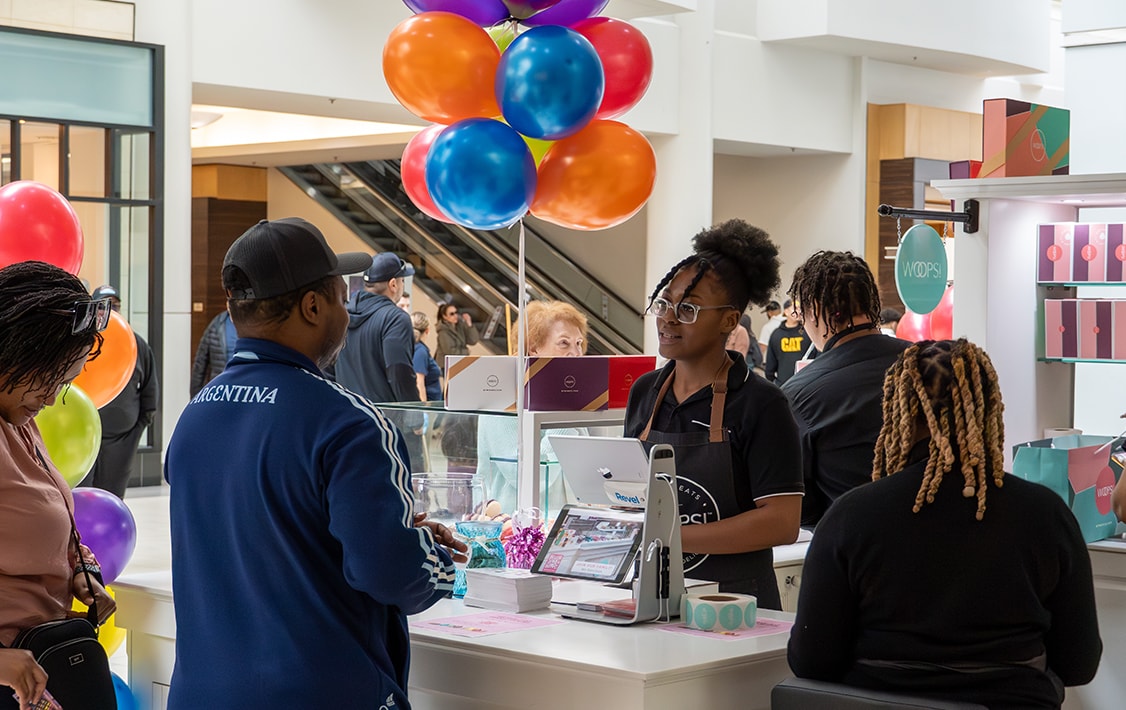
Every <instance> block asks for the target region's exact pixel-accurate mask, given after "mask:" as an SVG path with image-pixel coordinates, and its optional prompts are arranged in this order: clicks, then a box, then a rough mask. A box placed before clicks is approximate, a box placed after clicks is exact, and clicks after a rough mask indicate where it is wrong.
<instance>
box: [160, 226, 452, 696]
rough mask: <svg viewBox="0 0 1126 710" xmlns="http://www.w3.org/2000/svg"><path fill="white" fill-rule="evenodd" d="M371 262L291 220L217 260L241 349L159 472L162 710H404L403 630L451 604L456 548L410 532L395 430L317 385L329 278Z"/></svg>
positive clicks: (330, 308)
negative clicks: (171, 646) (167, 606)
mask: <svg viewBox="0 0 1126 710" xmlns="http://www.w3.org/2000/svg"><path fill="white" fill-rule="evenodd" d="M370 261H371V258H370V257H369V256H367V255H365V254H342V255H340V256H337V255H335V254H333V253H332V251H331V250H330V249H329V247H328V245H327V244H326V243H325V240H324V237H323V235H321V233H320V232H319V231H318V230H317V229H316V227H314V226H313V225H311V224H309V223H308V222H305V221H304V220H300V219H281V220H276V221H273V222H267V221H262V222H260V223H258V224H257V225H255V226H254V227H251V228H250V229H249V230H248V231H247V232H246V233H245V234H244V235H243V236H241V237H240V238H239V239H238V240H237V241H236V242H235V243H234V244H233V245H232V246H231V248H230V250H229V251H228V252H227V256H226V259H225V260H224V263H223V287H224V289H226V291H227V296H228V307H229V310H230V313H231V318H232V319H233V320H234V323H235V327H236V328H237V330H238V334H239V336H240V337H239V339H238V341H237V342H236V343H235V346H234V348H233V350H234V352H233V355H232V357H231V361H230V363H229V365H228V367H227V369H226V370H225V371H224V372H223V373H222V374H221V375H219V376H218V377H216V378H215V379H214V380H212V381H211V382H210V383H208V384H207V386H205V387H204V388H203V389H202V390H200V392H199V393H198V394H197V395H196V396H195V397H194V398H193V399H192V400H191V402H190V403H189V404H188V406H187V408H186V409H185V410H184V413H183V415H182V416H181V418H180V420H179V422H178V424H177V426H176V431H175V434H174V435H173V436H172V439H171V441H170V442H169V446H168V456H167V460H166V462H165V477H166V478H167V479H168V482H169V484H171V487H172V493H171V525H172V579H173V584H172V587H173V594H174V598H175V608H176V622H177V624H176V626H177V639H176V666H175V670H174V672H173V675H172V687H171V691H170V694H169V699H168V707H169V708H171V710H183V709H185V708H201V707H231V708H234V707H247V708H251V707H254V708H258V707H261V708H267V707H277V708H280V707H293V708H298V707H309V708H311V707H325V708H327V707H370V708H378V707H380V706H381V705H383V706H387V707H389V708H394V709H395V710H406V709H407V708H409V707H410V705H409V702H408V700H407V697H406V689H407V670H408V666H409V648H410V645H409V638H408V633H407V623H406V615H407V614H412V613H417V612H419V611H422V610H424V609H427V608H428V607H430V606H431V605H433V604H434V603H435V602H436V601H437V600H438V599H440V598H441V597H443V596H445V595H446V594H447V593H448V592H449V591H450V590H451V589H452V587H453V577H454V569H453V564H452V561H451V557H450V553H449V552H448V551H447V549H443V546H445V547H449V548H452V549H454V550H455V551H464V549H465V546H464V545H463V544H461V543H457V542H455V541H454V539H453V536H452V534H451V532H450V531H449V530H448V529H447V528H445V527H444V526H441V525H438V524H436V523H433V522H430V521H419V520H416V519H415V515H414V507H413V502H412V496H411V487H410V472H409V469H408V467H407V463H406V449H405V447H404V446H403V441H402V439H401V437H400V436H399V434H398V432H397V431H396V429H395V428H394V427H393V426H391V425H390V424H389V423H388V422H387V420H386V419H385V418H384V417H383V416H382V415H381V414H380V413H379V411H378V410H377V409H376V408H375V407H373V406H372V405H371V403H370V402H368V401H367V400H366V399H364V398H363V397H361V396H359V395H357V394H355V393H353V392H350V391H348V390H347V389H345V388H343V387H341V386H340V385H338V384H336V383H334V382H332V381H331V380H329V379H327V378H326V377H324V376H323V375H322V372H321V368H323V367H325V366H327V365H329V364H331V363H332V361H333V360H334V359H335V358H336V355H337V354H338V352H339V351H340V348H341V346H342V345H343V342H344V336H345V330H346V328H347V325H348V313H347V311H346V310H345V302H346V300H347V290H346V287H345V285H344V281H343V279H341V278H340V275H342V274H349V273H355V272H358V271H362V270H364V269H365V268H367V267H368V265H369V264H370ZM455 554H456V553H455Z"/></svg>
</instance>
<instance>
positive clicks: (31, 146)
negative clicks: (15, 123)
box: [20, 121, 63, 190]
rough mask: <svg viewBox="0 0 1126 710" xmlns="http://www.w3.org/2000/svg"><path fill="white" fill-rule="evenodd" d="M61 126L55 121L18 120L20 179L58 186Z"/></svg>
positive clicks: (55, 187)
mask: <svg viewBox="0 0 1126 710" xmlns="http://www.w3.org/2000/svg"><path fill="white" fill-rule="evenodd" d="M62 130H63V129H62V126H60V125H59V124H57V123H37V122H32V121H20V179H21V180H34V181H35V182H41V183H43V184H44V185H47V186H49V187H53V188H54V189H56V190H58V189H60V188H59V168H60V166H61V165H62V163H61V162H60V160H59V143H60V142H61V140H62Z"/></svg>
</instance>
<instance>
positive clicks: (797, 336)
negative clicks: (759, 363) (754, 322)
mask: <svg viewBox="0 0 1126 710" xmlns="http://www.w3.org/2000/svg"><path fill="white" fill-rule="evenodd" d="M782 313H783V314H784V315H785V317H786V320H784V321H783V322H782V324H781V325H779V326H778V327H777V328H775V329H774V332H773V333H771V334H770V343H769V344H768V345H767V346H766V366H765V367H764V370H765V372H766V379H767V380H769V381H770V382H773V383H774V384H776V385H778V386H779V387H781V386H782V385H783V384H785V383H786V380H788V379H790V378H791V377H793V376H794V372H795V371H796V368H797V364H798V361H799V360H801V359H802V357H803V356H804V355H805V352H806V350H808V349H809V344H810V341H809V336H808V335H806V332H805V328H803V327H802V322H801V320H800V319H799V318H798V315H797V313H795V312H794V307H793V303H792V302H791V301H790V300H789V299H787V300H786V304H785V306H783V311H782Z"/></svg>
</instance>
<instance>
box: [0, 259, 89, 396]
mask: <svg viewBox="0 0 1126 710" xmlns="http://www.w3.org/2000/svg"><path fill="white" fill-rule="evenodd" d="M89 300H90V295H89V294H88V293H86V287H84V286H83V285H82V282H81V281H80V280H79V279H78V277H77V276H75V275H74V274H70V273H67V272H66V271H64V270H62V269H60V268H59V267H57V266H53V265H51V264H47V263H44V262H42V261H22V262H19V263H17V264H12V265H11V266H6V267H4V268H3V269H0V387H2V388H3V389H4V391H6V392H9V393H11V392H14V391H15V390H16V388H17V387H20V386H22V385H27V386H28V387H29V388H31V389H38V388H42V387H52V386H55V385H57V384H58V383H61V382H62V381H63V378H64V377H65V376H66V374H67V370H69V369H70V368H71V367H72V366H73V365H74V363H75V361H76V360H77V359H79V358H81V357H83V356H84V355H87V353H89V355H88V356H87V359H89V360H93V359H94V358H96V357H97V356H98V354H99V353H100V352H101V349H102V334H101V333H99V332H97V329H96V328H95V327H94V325H93V324H91V325H90V327H88V328H86V329H84V330H82V331H80V332H78V333H73V332H71V331H72V330H73V329H74V315H73V311H74V308H75V303H76V302H81V301H89ZM56 311H66V314H65V315H64V314H62V313H58V312H56Z"/></svg>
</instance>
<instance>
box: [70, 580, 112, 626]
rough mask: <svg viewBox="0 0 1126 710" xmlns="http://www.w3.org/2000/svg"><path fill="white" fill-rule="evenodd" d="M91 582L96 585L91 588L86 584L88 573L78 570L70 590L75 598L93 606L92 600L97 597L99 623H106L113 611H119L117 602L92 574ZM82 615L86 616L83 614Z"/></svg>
mask: <svg viewBox="0 0 1126 710" xmlns="http://www.w3.org/2000/svg"><path fill="white" fill-rule="evenodd" d="M90 583H91V584H93V585H94V587H93V589H91V588H90V587H89V586H88V585H87V584H86V573H84V572H82V571H81V570H80V571H78V572H76V573H75V575H74V578H73V579H72V580H71V585H70V591H71V594H73V595H74V598H75V599H77V600H78V601H80V602H82V603H83V604H85V605H86V606H91V602H93V601H94V600H95V599H97V601H98V623H99V624H104V623H105V622H106V619H108V618H110V617H111V616H113V612H115V611H117V602H115V601H114V600H113V597H111V596H110V595H109V592H107V591H106V588H105V587H103V586H102V585H101V584H99V583H98V580H96V579H94V576H93V575H90ZM81 616H85V614H82V615H81Z"/></svg>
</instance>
